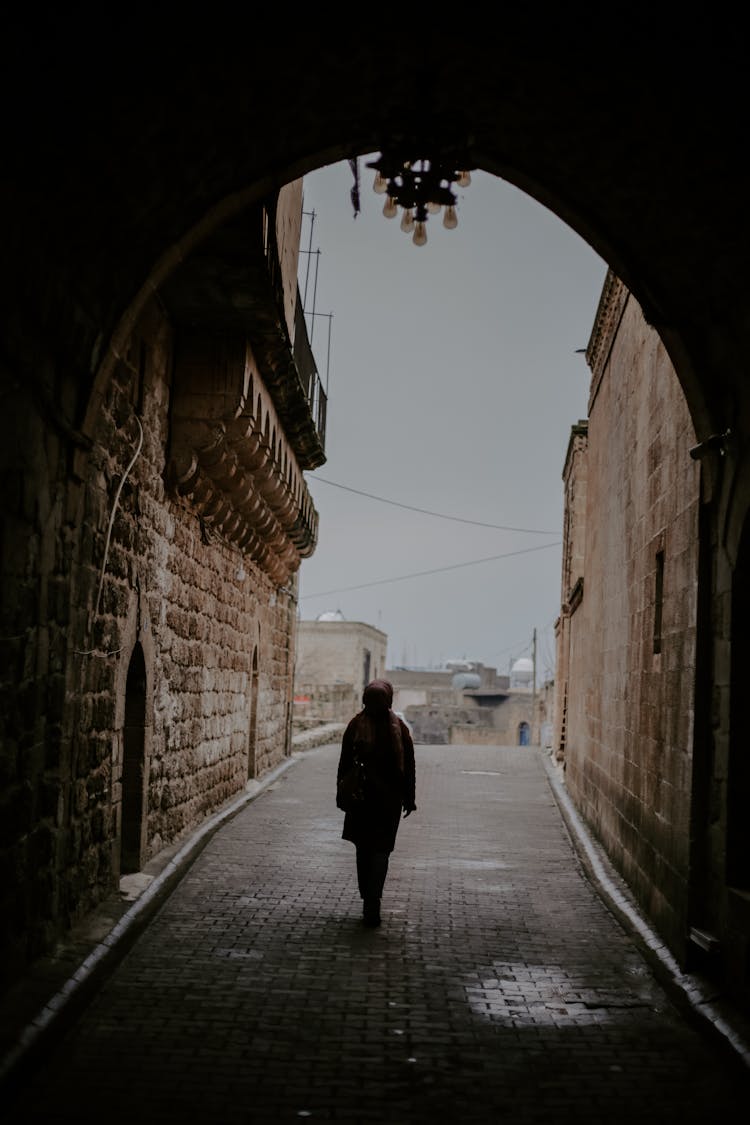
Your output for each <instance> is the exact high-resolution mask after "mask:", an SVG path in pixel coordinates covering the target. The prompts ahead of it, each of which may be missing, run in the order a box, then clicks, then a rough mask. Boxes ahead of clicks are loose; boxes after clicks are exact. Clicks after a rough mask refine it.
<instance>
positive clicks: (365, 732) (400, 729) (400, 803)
mask: <svg viewBox="0 0 750 1125" xmlns="http://www.w3.org/2000/svg"><path fill="white" fill-rule="evenodd" d="M392 703H393V687H392V685H391V684H390V683H388V681H387V680H373V681H372V682H371V683H369V684H368V685H367V686H366V687H365V690H364V692H363V694H362V704H363V707H362V710H361V711H360V712H358V714H356V715H355V716H354V718H353V719H351V720H350V721H349V723H348V725H347V727H346V730H345V731H344V734H343V738H342V740H341V755H340V758H339V764H338V771H337V775H336V783H337V795H336V804H337V806H338V807H339V808H341V809H344V810H345V816H344V827H343V831H342V834H341V838H342V839H343V840H348V841H350V842H351V843H353V844H354V846H355V848H356V862H357V884H358V887H359V894H360V897H361V898H362V901H363V921H364V924H365V925H366V926H379V925H380V920H381V919H380V904H381V899H382V897H383V887H384V885H385V878H386V875H387V873H388V863H389V859H390V855H391V852H392V851H393V849H394V847H395V844H396V834H397V832H398V828H399V824H400V821H401V813H402V811H403V815H404V817H407V816H409V815H410V814H411V813H413V812H414V811H415V810H416V807H417V806H416V804H415V787H416V770H415V762H414V743H413V741H412V737H411V734H410V732H409V728H408V727H407V725H406V723H404V722H403V720H402V719H400V718H399V717H398V715H396V714H395V713H394V712H393V711H392V710H391V704H392ZM355 758H359V760H360V761H361V763H362V766H363V769H364V782H363V785H362V799H361V800H360V801H357V802H355V803H353V804H351V803H349V802H347V801H344V800H343V798H342V797H341V795H340V793H339V791H338V786H339V783H340V782H341V780H342V779H343V778H345V777H346V776H347V775H348V774H349V771H350V770H351V768H352V766H353V764H354V760H355Z"/></svg>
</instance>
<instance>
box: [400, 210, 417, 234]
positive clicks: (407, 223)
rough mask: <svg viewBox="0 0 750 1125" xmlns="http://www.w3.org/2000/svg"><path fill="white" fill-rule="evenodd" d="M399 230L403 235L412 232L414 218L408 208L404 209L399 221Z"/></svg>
mask: <svg viewBox="0 0 750 1125" xmlns="http://www.w3.org/2000/svg"><path fill="white" fill-rule="evenodd" d="M401 230H402V231H404V233H405V234H409V232H410V231H412V230H414V216H413V215H412V213H411V211H410V210H409V208H408V207H404V214H403V217H402V219H401Z"/></svg>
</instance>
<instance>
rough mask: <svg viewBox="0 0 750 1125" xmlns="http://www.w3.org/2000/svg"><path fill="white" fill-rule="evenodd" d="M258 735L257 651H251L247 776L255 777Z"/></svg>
mask: <svg viewBox="0 0 750 1125" xmlns="http://www.w3.org/2000/svg"><path fill="white" fill-rule="evenodd" d="M257 733H258V649H257V647H256V648H254V649H253V666H252V671H251V673H250V714H249V715H248V732H247V776H248V778H250V777H255V774H256V769H257V765H256V761H255V753H256V743H257Z"/></svg>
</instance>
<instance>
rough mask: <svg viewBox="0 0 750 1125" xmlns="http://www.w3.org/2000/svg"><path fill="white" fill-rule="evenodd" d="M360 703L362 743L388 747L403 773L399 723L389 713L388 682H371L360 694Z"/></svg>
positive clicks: (390, 695)
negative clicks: (361, 704)
mask: <svg viewBox="0 0 750 1125" xmlns="http://www.w3.org/2000/svg"><path fill="white" fill-rule="evenodd" d="M362 703H363V704H364V710H363V711H362V712H361V721H360V727H359V730H360V735H359V737H360V738H361V739H362V741H363V742H369V743H371V744H375V745H377V744H378V743H379V744H380V745H381V746H383V745H385V746H388V747H389V748H390V749H391V751H392V753H393V754H394V757H395V760H396V764H397V767H398V769H399V770H400V771H401V772H402V773H403V769H404V747H403V742H402V736H401V723H400V720H399V719H398V717H397V716H396V715H394V714H393V712H392V711H391V704H392V703H393V685H392V684H390V683H389V682H388V680H372V681H371V682H370V683H369V684H368V685H367V687H366V688H365V690H364V691H363V693H362Z"/></svg>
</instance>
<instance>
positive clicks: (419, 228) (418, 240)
mask: <svg viewBox="0 0 750 1125" xmlns="http://www.w3.org/2000/svg"><path fill="white" fill-rule="evenodd" d="M426 241H427V231H426V229H425V225H424V223H417V224H416V225H415V227H414V237H413V238H412V242H413V243H414V245H415V246H424V244H425V242H426Z"/></svg>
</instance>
